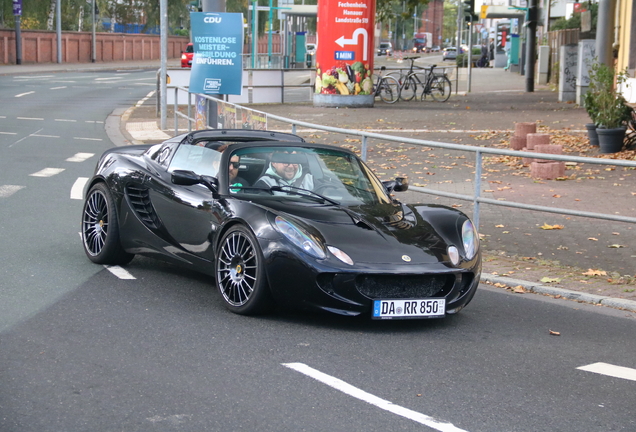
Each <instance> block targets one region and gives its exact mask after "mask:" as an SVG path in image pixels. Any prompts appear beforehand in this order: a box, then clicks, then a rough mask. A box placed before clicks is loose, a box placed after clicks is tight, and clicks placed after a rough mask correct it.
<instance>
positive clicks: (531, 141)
mask: <svg viewBox="0 0 636 432" xmlns="http://www.w3.org/2000/svg"><path fill="white" fill-rule="evenodd" d="M526 140H527V142H528V145H527V147H528V149H530V150H536V149H535V146H537V145H541V144H550V134H543V133H529V134H528V136H527V137H526Z"/></svg>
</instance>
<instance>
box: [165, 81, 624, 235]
mask: <svg viewBox="0 0 636 432" xmlns="http://www.w3.org/2000/svg"><path fill="white" fill-rule="evenodd" d="M179 90H181V91H188V89H187V88H183V87H175V101H176V100H177V97H176V96H177V92H178V91H179ZM201 96H203V97H205V98H206V99H210V100H218V99H216V98H213V97H210V96H206V95H201ZM188 100H190V98H188ZM241 108H243V109H249V108H245V107H241ZM174 112H175V118H174V121H175V123H174V125H175V131H177V130H178V117H181V118H184V119H187V120H188V131H191V125H192V122H194V121H195V119H193V118H191V106H190V104H188V114H187V116H186V115H185V114H183V113H180V112H178V106H177V105H176V103H175V107H174ZM259 112H260V111H259ZM263 114H265V115H266V116H267V118H268V119H272V120H277V121H280V122H283V123H287V124H289V125H291V132H292V133H293V134H296V133H297V128H298V127H303V128H307V129H314V130H321V131H326V132H334V133H339V134H343V135H353V136H359V137H361V142H362V144H361V159H362V160H364V161H366V160H367V152H368V140H369V139H378V140H383V141H391V142H398V143H406V144H413V145H416V146H422V147H435V148H443V149H448V150H458V151H465V152H471V153H474V154H475V181H474V189H473V190H474V191H473V195H463V194H456V193H451V192H444V191H439V190H435V189H429V188H424V187H417V186H410V187H409V190H414V191H416V192H422V193H426V194H429V195H436V196H441V197H446V198H454V199H460V200H464V201H472V203H473V215H472V219H473V222H474V224H475V227H476V228H477V229H479V214H480V204H481V203H485V204H492V205H496V206H502V207H510V208H518V209H524V210H533V211H540V212H547V213H556V214H562V215H569V216H580V217H587V218H594V219H602V220H610V221H616V222H627V223H636V217H629V216H621V215H616V214H606V213H595V212H587V211H579V210H571V209H565V208H559V207H547V206H540V205H534V204H524V203H517V202H513V201H499V200H494V199H491V198H485V197H482V196H481V188H482V186H481V185H482V169H483V155H484V154H487V155H504V156H513V157H518V158H532V159H547V160H554V161H563V162H576V163H584V164H593V165H611V166H617V167H630V168H634V169H636V162H635V161H626V160H614V159H602V158H588V157H580V156H565V155H556V154H547V153H534V152H527V151H525V152H524V151H518V150H506V149H495V148H488V147H475V146H467V145H461V144H451V143H444V142H438V141H429V140H420V139H412V138H404V137H397V136H394V135H385V134H379V133H374V132H366V131H361V130H356V129H343V128H337V127H333V126H322V125H318V124H314V123H308V122H303V121H299V120H293V119H289V118H286V117H281V116H277V115H273V114H268V113H263ZM175 134H176V132H175Z"/></svg>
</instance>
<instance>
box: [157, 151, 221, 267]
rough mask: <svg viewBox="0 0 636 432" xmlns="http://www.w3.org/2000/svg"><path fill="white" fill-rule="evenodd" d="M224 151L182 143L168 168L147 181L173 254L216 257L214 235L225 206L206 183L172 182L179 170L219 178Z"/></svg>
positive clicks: (170, 252) (184, 257) (183, 256)
mask: <svg viewBox="0 0 636 432" xmlns="http://www.w3.org/2000/svg"><path fill="white" fill-rule="evenodd" d="M220 155H221V154H220V153H219V152H217V151H216V150H212V149H209V148H206V147H202V146H193V145H189V144H182V145H181V146H179V148H178V149H177V151H176V152H175V155H174V156H173V157H172V159H171V161H170V164H169V166H168V168H167V170H166V171H164V172H162V173H161V174H160V175H158V176H151V177H149V178H148V180H147V186H148V189H149V192H150V200H151V202H152V204H153V207H154V209H155V211H156V213H157V216H158V218H159V220H160V221H161V224H162V226H163V229H164V230H165V232H166V234H167V236H168V241H169V242H170V243H172V244H173V246H174V248H173V249H172V250H167V252H168V253H169V254H171V255H176V256H178V257H181V258H182V259H186V260H188V261H189V260H191V259H192V257H191V256H189V255H191V254H192V255H196V256H198V257H200V258H202V259H204V260H213V259H214V247H213V245H212V237H213V233H214V231H215V229H216V227H218V226H219V224H220V222H221V221H222V219H223V217H222V209H223V207H222V206H221V205H220V203H219V202H217V200H215V199H214V198H213V196H212V191H210V189H208V188H207V187H206V186H204V185H201V184H196V185H192V186H181V185H175V184H173V183H172V181H171V175H172V172H173V171H174V170H176V169H179V170H187V171H193V172H195V173H196V174H199V175H207V176H211V177H215V176H216V175H217V172H218V166H219V162H220V159H221V156H220Z"/></svg>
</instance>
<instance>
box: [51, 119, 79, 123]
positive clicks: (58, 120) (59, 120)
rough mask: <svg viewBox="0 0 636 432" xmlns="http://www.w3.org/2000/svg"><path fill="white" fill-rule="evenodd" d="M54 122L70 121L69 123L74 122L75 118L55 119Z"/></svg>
mask: <svg viewBox="0 0 636 432" xmlns="http://www.w3.org/2000/svg"><path fill="white" fill-rule="evenodd" d="M55 121H56V122H71V123H76V122H77V120H71V119H55Z"/></svg>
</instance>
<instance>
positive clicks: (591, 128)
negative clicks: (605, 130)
mask: <svg viewBox="0 0 636 432" xmlns="http://www.w3.org/2000/svg"><path fill="white" fill-rule="evenodd" d="M583 108H585V111H587V115H588V116H590V120H592V122H591V123H586V124H585V129H587V137H588V139H589V140H590V145H591V146H594V147H598V134H597V133H596V117H597V116H598V108H597V106H596V99H595V95H594V93H592V92H591V91H589V90H588V92H587V93H585V94H584V95H583Z"/></svg>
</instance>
